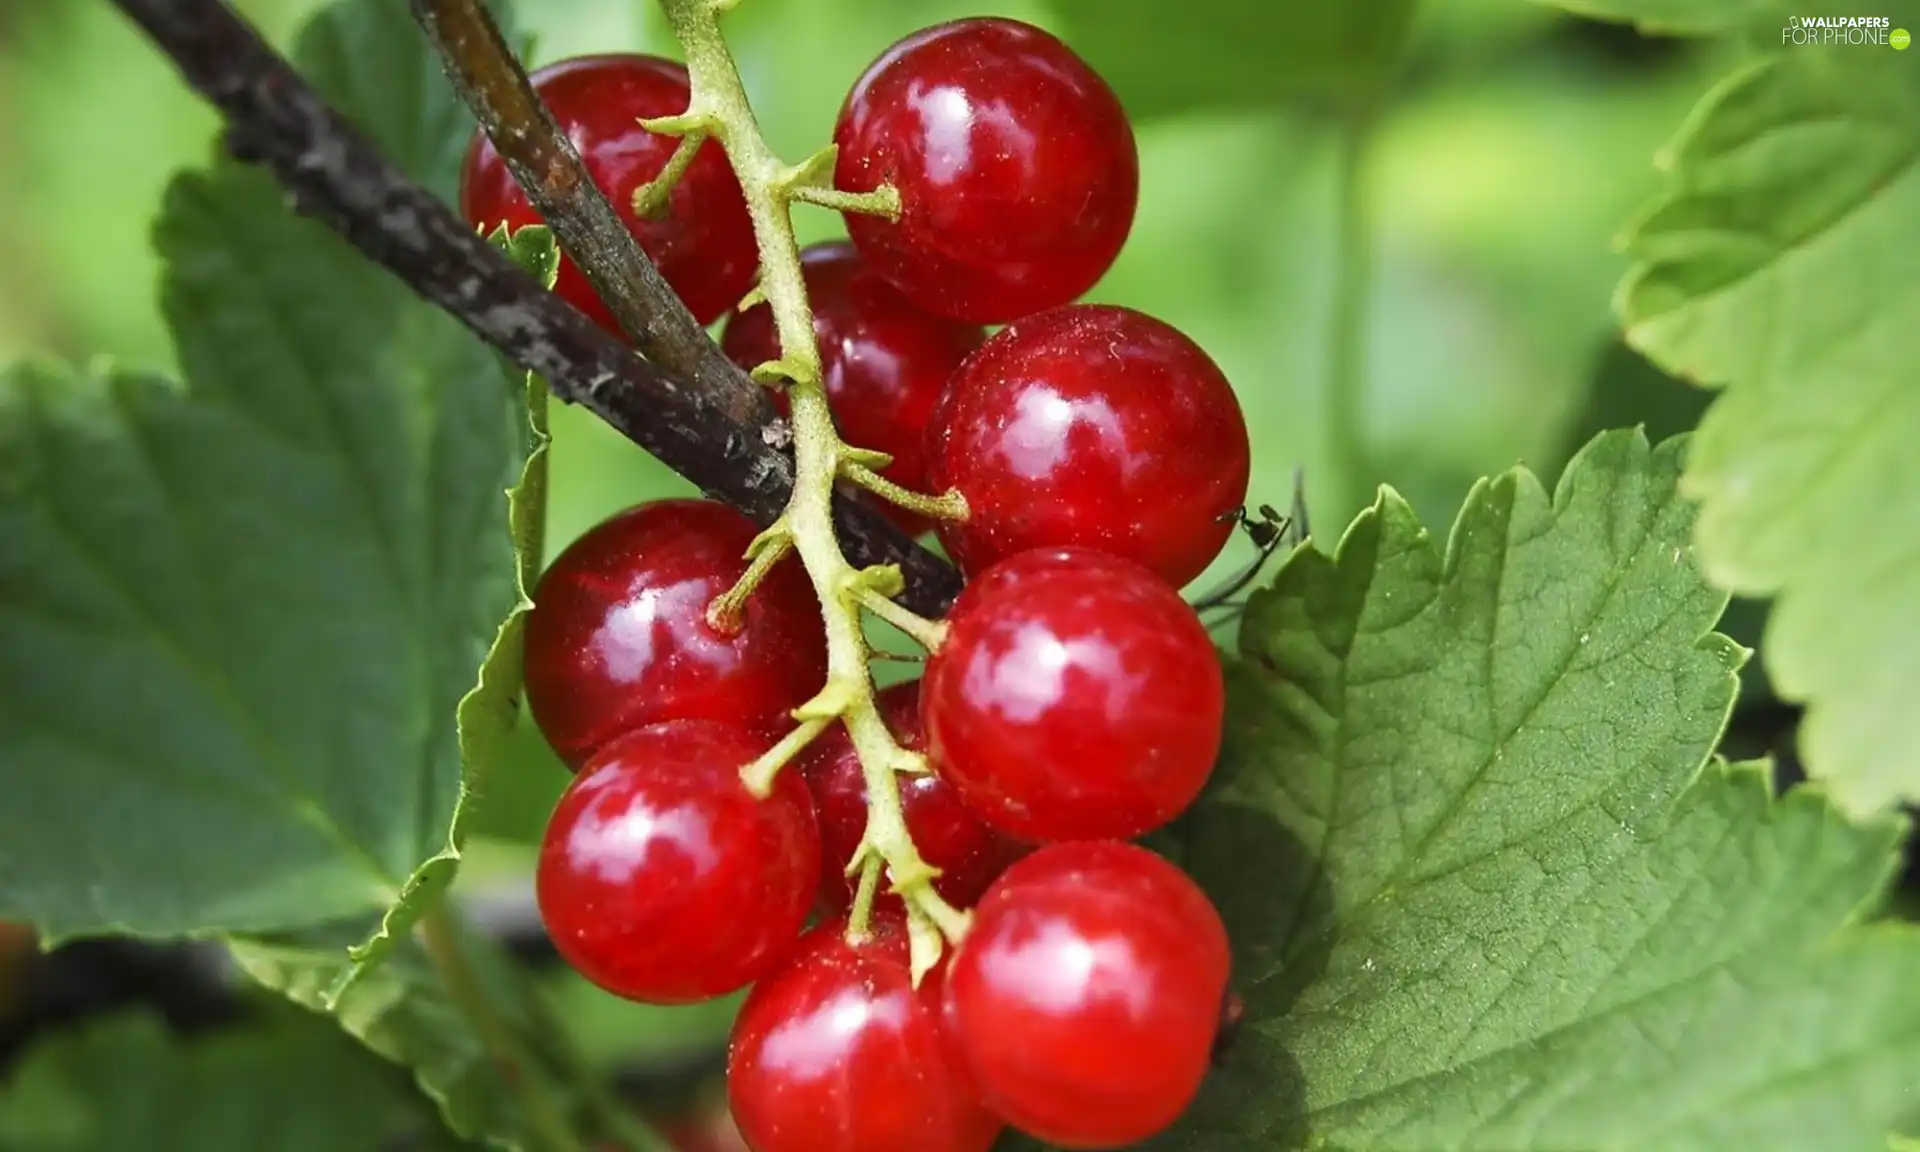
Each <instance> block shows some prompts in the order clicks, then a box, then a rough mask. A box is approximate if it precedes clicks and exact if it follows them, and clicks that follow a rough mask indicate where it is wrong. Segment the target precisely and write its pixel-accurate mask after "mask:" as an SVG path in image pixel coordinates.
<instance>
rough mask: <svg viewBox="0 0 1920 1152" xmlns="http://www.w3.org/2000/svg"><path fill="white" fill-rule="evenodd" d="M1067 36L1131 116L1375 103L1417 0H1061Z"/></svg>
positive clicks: (1400, 44)
mask: <svg viewBox="0 0 1920 1152" xmlns="http://www.w3.org/2000/svg"><path fill="white" fill-rule="evenodd" d="M1057 7H1058V9H1059V12H1060V15H1061V18H1062V22H1063V23H1064V24H1065V29H1064V34H1065V37H1066V39H1067V40H1068V42H1069V43H1071V44H1072V45H1073V46H1074V47H1075V48H1076V49H1077V50H1078V51H1080V52H1081V53H1082V54H1083V55H1085V56H1086V58H1087V62H1088V63H1090V64H1092V65H1093V67H1094V69H1095V70H1096V71H1098V72H1099V73H1100V74H1101V76H1103V77H1105V78H1106V80H1107V82H1108V83H1110V84H1112V85H1113V87H1114V90H1115V91H1117V92H1118V93H1119V94H1120V98H1121V100H1122V102H1124V103H1125V104H1126V106H1127V110H1128V112H1130V113H1131V114H1132V115H1134V116H1136V117H1148V116H1159V115H1166V114H1168V113H1175V112H1183V111H1187V110H1191V109H1194V108H1220V107H1249V106H1250V107H1266V106H1271V105H1273V104H1274V103H1276V102H1277V101H1281V100H1288V99H1297V98H1303V97H1304V98H1311V99H1318V100H1331V101H1334V102H1337V103H1340V104H1349V105H1360V104H1366V103H1369V102H1371V101H1372V100H1373V99H1374V98H1375V97H1376V96H1377V95H1378V94H1379V92H1380V90H1381V88H1382V87H1383V86H1384V85H1385V83H1386V81H1387V79H1388V78H1389V76H1390V75H1391V73H1392V70H1393V67H1394V64H1395V63H1396V62H1397V61H1398V59H1399V56H1400V49H1401V46H1402V44H1403V43H1404V42H1405V40H1406V36H1407V29H1408V27H1409V25H1410V24H1411V23H1412V19H1413V11H1414V4H1413V0H1377V2H1375V3H1368V4H1328V3H1320V2H1285V0H1191V2H1189V3H1185V4H1179V5H1170V4H1166V3H1163V2H1161V0H1060V2H1059V3H1058V4H1057Z"/></svg>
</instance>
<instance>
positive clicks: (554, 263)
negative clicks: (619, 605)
mask: <svg viewBox="0 0 1920 1152" xmlns="http://www.w3.org/2000/svg"><path fill="white" fill-rule="evenodd" d="M492 239H493V242H494V243H496V244H498V245H500V246H501V247H502V248H503V249H505V250H506V252H507V254H508V255H509V256H510V257H512V258H513V260H514V261H515V262H516V263H518V264H519V265H520V266H521V267H522V268H524V269H526V270H527V272H529V273H530V274H532V275H533V276H534V277H535V278H536V279H538V280H539V281H540V282H541V283H542V284H544V285H546V286H547V287H548V288H552V287H553V283H554V280H555V278H556V277H557V276H558V275H559V272H560V249H559V248H558V247H556V246H555V245H554V242H553V235H552V233H551V232H549V231H548V230H547V229H546V228H544V227H533V228H522V229H521V230H520V231H519V232H517V233H515V234H514V235H513V236H511V237H509V236H507V235H506V230H505V228H504V227H503V228H501V229H500V230H499V231H497V232H495V234H494V235H493V237H492ZM503 366H504V365H503ZM510 375H512V376H513V377H514V378H515V379H516V380H518V381H519V382H520V383H519V384H518V387H520V389H521V392H522V395H523V397H524V403H525V408H526V428H525V432H524V435H525V444H524V448H523V454H524V457H525V463H524V464H522V465H521V468H520V478H519V480H518V481H516V482H515V483H514V485H513V487H512V488H510V489H508V490H507V533H506V535H507V539H508V541H509V542H510V544H511V546H512V549H513V569H514V596H515V599H514V603H513V605H512V607H511V608H510V609H508V611H507V615H506V619H505V620H504V621H502V622H501V624H500V627H499V629H498V630H497V631H496V632H495V633H494V638H493V645H492V647H490V648H489V649H488V650H487V654H486V658H485V659H483V660H482V661H481V662H480V674H479V680H478V682H477V683H476V684H475V685H474V686H473V688H472V689H471V690H470V691H468V693H467V694H466V695H465V696H463V697H461V699H460V704H459V706H458V707H457V708H456V709H455V711H454V727H455V729H456V731H457V733H458V735H459V741H460V763H461V765H462V773H461V778H460V796H459V799H458V801H457V802H456V803H455V806H454V811H453V815H452V828H451V831H450V832H449V833H448V836H447V843H446V846H445V847H444V848H443V849H442V850H441V851H440V852H439V853H438V854H436V855H434V856H433V857H432V858H430V859H428V860H427V861H426V862H425V863H423V864H422V865H421V866H420V867H419V868H418V869H417V870H415V872H414V874H413V876H412V877H411V878H410V879H409V880H408V882H407V886H406V888H405V890H403V891H402V892H401V894H400V899H399V900H397V901H395V902H394V904H393V906H392V907H391V908H389V909H388V910H387V914H386V916H385V917H384V918H382V920H381V924H380V930H379V931H378V932H377V933H376V934H375V935H374V937H373V938H372V939H371V940H369V941H368V942H367V943H366V944H364V945H362V946H359V947H357V948H355V949H354V951H353V957H354V959H355V960H356V961H358V963H357V964H355V965H354V966H352V967H350V968H348V969H346V970H345V972H344V973H343V975H342V981H343V983H342V984H341V985H340V986H339V987H337V988H335V989H333V990H332V991H331V993H330V996H331V997H335V998H337V997H338V996H340V995H341V994H342V993H343V992H344V991H345V989H346V986H347V984H348V983H351V982H352V981H353V980H355V979H357V978H358V977H359V976H360V975H361V974H362V973H363V972H365V971H366V970H367V966H368V965H371V964H374V963H376V962H378V960H379V959H380V957H381V956H382V955H384V954H385V952H386V951H387V950H388V949H389V948H390V947H391V946H392V944H393V942H394V941H395V940H396V939H398V938H399V937H400V936H401V935H402V934H404V933H405V932H406V931H407V930H408V929H409V928H411V927H412V926H413V925H414V924H415V923H417V922H418V921H419V919H420V918H421V917H422V916H423V915H425V914H426V913H427V912H428V911H429V910H431V909H432V908H433V907H434V905H435V904H437V903H438V902H439V901H440V900H441V899H443V898H444V897H445V893H446V889H447V886H448V885H450V884H452V883H453V878H454V875H455V873H456V871H457V870H458V868H459V861H460V855H461V849H462V848H463V847H464V845H465V844H466V840H467V837H468V835H469V834H470V833H471V831H472V829H473V825H474V824H475V823H476V820H477V819H478V818H479V816H480V806H481V804H482V803H483V801H482V797H484V796H485V795H486V794H487V793H488V792H489V791H490V790H491V783H490V782H491V781H493V780H496V779H498V778H499V774H500V773H501V772H503V771H507V770H509V765H510V764H511V763H512V760H513V757H514V754H515V752H516V750H517V749H516V743H515V730H516V727H517V723H518V720H519V717H520V689H521V681H522V663H521V654H522V653H521V648H522V645H521V641H522V638H523V635H524V633H525V631H526V616H527V611H528V610H529V609H531V608H532V607H533V599H532V592H533V586H534V584H535V582H536V581H538V579H539V577H540V567H541V560H542V550H543V549H544V547H545V543H546V520H547V471H548V457H547V450H548V447H549V445H550V444H551V443H552V440H553V437H552V435H551V433H550V432H549V431H548V427H547V400H548V394H547V383H546V381H544V380H542V379H540V378H539V377H537V376H534V375H532V374H531V373H520V372H511V373H510Z"/></svg>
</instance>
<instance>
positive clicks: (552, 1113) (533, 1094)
mask: <svg viewBox="0 0 1920 1152" xmlns="http://www.w3.org/2000/svg"><path fill="white" fill-rule="evenodd" d="M420 941H421V945H422V947H423V948H424V949H425V950H426V953H427V957H428V959H430V960H431V961H432V962H433V967H434V970H435V971H437V972H438V973H439V974H440V982H441V983H442V984H443V985H445V986H446V989H447V995H448V996H449V997H451V998H452V999H453V1002H454V1003H455V1004H456V1005H458V1006H459V1008H460V1010H461V1011H462V1012H464V1013H465V1014H466V1016H467V1019H468V1020H469V1021H471V1022H472V1024H473V1029H474V1031H475V1032H477V1033H479V1036H480V1043H481V1045H482V1046H483V1047H485V1048H486V1050H487V1055H488V1057H489V1058H490V1059H492V1061H493V1063H494V1066H495V1067H496V1068H498V1069H499V1071H500V1079H501V1080H502V1082H504V1083H505V1084H506V1085H507V1087H508V1088H509V1089H510V1090H511V1091H513V1092H515V1093H518V1094H519V1097H520V1110H521V1112H522V1113H523V1114H524V1115H525V1116H526V1118H527V1127H528V1128H529V1129H531V1135H532V1136H533V1139H534V1141H535V1144H536V1147H538V1148H539V1149H540V1150H541V1152H583V1148H584V1145H582V1144H581V1142H580V1140H579V1138H578V1137H577V1136H575V1135H574V1132H573V1128H572V1126H571V1125H570V1124H568V1123H567V1119H566V1114H565V1113H564V1112H563V1111H562V1110H561V1108H560V1106H559V1105H558V1104H557V1103H555V1102H554V1100H553V1098H552V1097H551V1096H549V1095H548V1094H547V1083H546V1080H545V1079H544V1078H543V1077H542V1075H541V1074H540V1072H539V1071H538V1070H537V1069H536V1068H535V1067H534V1065H535V1063H536V1061H535V1060H534V1058H533V1055H532V1053H530V1052H529V1051H528V1050H527V1048H526V1046H525V1045H524V1044H522V1043H521V1041H520V1039H519V1037H517V1036H515V1035H514V1032H513V1029H512V1028H511V1027H509V1026H508V1024H507V1022H506V1021H505V1020H503V1019H501V1017H500V1014H499V1013H498V1012H497V1011H496V1010H495V1008H494V1004H493V998H492V997H491V996H490V995H488V993H487V990H486V987H485V986H484V985H483V984H481V982H480V975H479V973H477V972H475V971H474V969H473V965H472V964H471V963H470V962H469V961H468V960H467V954H466V951H465V950H464V948H463V947H462V945H461V943H460V928H459V927H458V925H457V924H456V923H455V922H454V917H453V913H452V912H451V911H449V910H448V908H447V905H446V903H445V902H444V901H443V902H441V903H440V904H439V905H438V906H436V907H435V908H433V909H432V910H431V911H429V912H428V913H427V914H426V915H425V916H423V917H421V918H420Z"/></svg>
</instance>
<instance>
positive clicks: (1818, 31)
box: [1780, 16, 1913, 51]
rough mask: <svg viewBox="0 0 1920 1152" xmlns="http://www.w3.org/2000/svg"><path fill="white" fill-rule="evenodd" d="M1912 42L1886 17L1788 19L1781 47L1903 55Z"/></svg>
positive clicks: (1902, 30) (1911, 39) (1782, 34)
mask: <svg viewBox="0 0 1920 1152" xmlns="http://www.w3.org/2000/svg"><path fill="white" fill-rule="evenodd" d="M1912 42H1913V37H1912V36H1911V35H1909V34H1908V32H1907V30H1906V29H1905V28H1895V27H1894V26H1893V21H1892V20H1891V19H1889V18H1887V17H1885V16H1789V17H1787V26H1786V27H1785V28H1782V29H1781V30H1780V43H1782V44H1799V45H1809V46H1813V45H1817V46H1823V47H1830V48H1844V47H1855V48H1865V47H1874V46H1878V47H1887V48H1892V49H1894V50H1895V51H1904V50H1905V49H1906V47H1907V45H1909V44H1911V43H1912Z"/></svg>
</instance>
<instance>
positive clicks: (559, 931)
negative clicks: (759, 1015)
mask: <svg viewBox="0 0 1920 1152" xmlns="http://www.w3.org/2000/svg"><path fill="white" fill-rule="evenodd" d="M768 744H769V741H767V740H766V739H765V738H763V737H761V736H760V735H758V734H756V733H753V732H750V731H748V730H747V729H745V728H741V727H739V726H737V725H731V724H721V723H716V722H714V721H711V720H676V721H671V722H668V723H665V724H655V725H652V726H650V727H647V728H641V729H639V730H638V731H635V732H630V733H628V734H627V735H625V736H623V737H621V738H620V739H619V740H616V741H614V742H613V743H612V744H610V745H608V746H607V747H606V748H605V749H603V750H602V751H601V752H600V754H599V755H597V756H595V757H594V758H593V760H591V761H590V762H588V764H587V766H586V767H585V768H584V769H583V770H582V771H581V773H580V775H579V776H578V777H576V778H575V779H574V781H573V783H572V785H570V786H569V787H568V789H567V791H566V793H565V794H564V795H563V796H561V798H560V803H559V805H558V806H557V807H555V809H554V811H553V816H552V818H551V819H550V820H549V821H548V824H547V832H546V839H545V841H544V842H543V843H542V844H541V847H540V863H539V868H538V871H537V874H536V884H535V887H536V892H537V895H538V897H539V903H540V916H541V919H542V920H544V921H545V922H546V926H547V933H548V935H550V936H551V937H552V938H553V943H554V947H556V948H558V949H559V951H560V954H561V955H562V956H563V957H565V958H566V960H567V962H568V963H570V964H572V965H573V966H574V967H575V968H576V969H578V970H579V971H580V973H581V975H583V976H585V977H586V978H587V979H589V980H591V981H593V982H594V983H595V984H598V985H600V986H601V987H602V988H605V989H606V990H607V991H609V992H612V993H614V994H615V995H618V996H624V997H626V998H628V999H630V1000H641V1001H645V1002H647V1003H653V1004H684V1003H690V1002H692V1001H696V1000H706V999H710V998H712V997H714V996H719V995H723V994H725V993H727V992H731V991H733V990H734V989H736V988H740V987H742V986H744V985H746V984H748V983H749V982H751V981H753V980H756V979H758V978H760V977H761V976H763V975H765V974H766V972H767V971H768V970H770V969H771V968H772V967H773V966H774V965H775V964H776V963H778V962H779V961H780V959H781V958H782V957H783V956H784V955H785V954H786V953H787V952H788V951H789V950H790V949H791V948H792V946H793V943H794V940H795V937H796V936H797V935H798V934H799V931H800V929H801V927H802V925H804V924H805V923H806V919H807V912H808V910H809V909H811V908H812V906H813V894H814V890H815V888H816V886H817V885H818V884H819V876H820V872H819V868H820V835H819V832H818V830H817V829H816V828H815V826H814V820H813V804H812V801H811V800H810V799H809V798H808V796H807V790H806V787H805V785H803V784H801V783H800V780H799V778H798V777H795V776H793V775H792V774H786V775H783V776H781V777H780V778H779V780H778V782H777V783H776V785H775V787H774V790H773V793H772V794H771V795H770V796H768V797H767V798H766V799H764V800H760V799H756V798H755V797H754V796H753V795H752V794H751V793H749V792H748V791H747V788H746V785H745V784H743V783H742V782H741V780H740V768H741V767H742V766H744V765H746V764H748V763H750V762H751V761H752V760H753V758H754V757H756V756H758V755H759V754H760V753H761V752H764V751H765V750H766V749H767V747H768Z"/></svg>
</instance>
